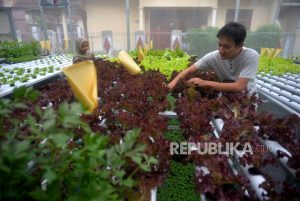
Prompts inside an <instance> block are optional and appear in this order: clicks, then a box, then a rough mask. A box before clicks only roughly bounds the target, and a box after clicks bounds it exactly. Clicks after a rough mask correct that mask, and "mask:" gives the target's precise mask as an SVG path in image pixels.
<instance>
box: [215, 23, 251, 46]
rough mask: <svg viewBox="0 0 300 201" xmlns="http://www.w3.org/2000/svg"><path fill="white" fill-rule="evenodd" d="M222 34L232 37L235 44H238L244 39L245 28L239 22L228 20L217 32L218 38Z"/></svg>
mask: <svg viewBox="0 0 300 201" xmlns="http://www.w3.org/2000/svg"><path fill="white" fill-rule="evenodd" d="M223 36H225V37H228V38H231V39H233V41H234V43H235V44H236V45H240V44H241V43H243V42H244V41H245V38H246V28H245V26H244V25H242V24H240V23H237V22H229V23H227V24H225V25H224V26H223V27H222V28H221V29H220V30H219V32H218V34H217V37H218V38H220V37H223Z"/></svg>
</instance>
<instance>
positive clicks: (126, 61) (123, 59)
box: [118, 51, 142, 75]
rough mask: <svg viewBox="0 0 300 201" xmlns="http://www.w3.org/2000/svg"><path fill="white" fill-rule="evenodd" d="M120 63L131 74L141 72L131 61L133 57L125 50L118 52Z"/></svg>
mask: <svg viewBox="0 0 300 201" xmlns="http://www.w3.org/2000/svg"><path fill="white" fill-rule="evenodd" d="M118 58H119V61H120V63H121V64H122V65H123V66H124V67H125V68H126V70H127V71H128V72H129V73H130V74H132V75H136V74H139V73H141V71H142V70H141V68H140V67H139V66H138V65H137V64H136V63H135V61H133V59H132V58H131V57H130V56H129V55H128V54H127V52H125V51H121V52H119V55H118Z"/></svg>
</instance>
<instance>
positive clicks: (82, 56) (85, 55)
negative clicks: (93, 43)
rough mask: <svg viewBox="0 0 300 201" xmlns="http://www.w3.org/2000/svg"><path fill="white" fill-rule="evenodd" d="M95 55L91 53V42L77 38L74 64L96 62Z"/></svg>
mask: <svg viewBox="0 0 300 201" xmlns="http://www.w3.org/2000/svg"><path fill="white" fill-rule="evenodd" d="M95 59H96V58H95V55H94V54H93V53H91V52H90V47H89V42H88V40H87V39H85V38H82V37H80V38H77V40H76V53H75V56H74V57H73V64H75V63H79V62H82V61H86V60H95Z"/></svg>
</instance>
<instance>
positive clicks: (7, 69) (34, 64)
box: [0, 54, 72, 97]
mask: <svg viewBox="0 0 300 201" xmlns="http://www.w3.org/2000/svg"><path fill="white" fill-rule="evenodd" d="M69 65H72V57H71V56H69V55H63V54H60V55H50V56H45V57H42V58H41V59H37V60H33V61H29V62H23V63H15V64H2V65H1V66H2V67H1V68H0V73H3V74H4V77H5V78H7V77H8V76H9V75H11V76H13V77H17V76H19V77H23V76H24V74H34V69H36V68H39V69H42V68H45V67H46V68H49V66H53V69H54V71H53V72H46V73H45V75H40V74H37V75H36V78H32V77H29V79H28V80H27V81H26V82H21V81H20V80H19V81H15V86H11V85H10V84H9V83H6V84H3V83H2V81H1V80H2V78H3V77H0V83H1V85H0V97H3V96H6V95H9V94H10V93H12V91H13V90H14V88H15V87H20V86H31V85H34V84H36V83H38V82H41V81H44V80H47V79H49V78H51V77H54V76H56V75H58V74H60V73H61V70H62V68H64V67H66V66H69ZM16 68H18V69H24V70H25V71H24V73H23V74H22V75H17V74H16V72H12V71H14V69H15V71H16ZM27 71H30V72H27ZM8 80H12V79H11V78H10V79H8Z"/></svg>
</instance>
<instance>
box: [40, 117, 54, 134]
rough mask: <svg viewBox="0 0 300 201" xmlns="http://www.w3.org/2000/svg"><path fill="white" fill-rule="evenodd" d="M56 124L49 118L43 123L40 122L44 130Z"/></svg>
mask: <svg viewBox="0 0 300 201" xmlns="http://www.w3.org/2000/svg"><path fill="white" fill-rule="evenodd" d="M55 126H56V125H55V119H49V120H46V121H45V122H44V123H43V124H42V128H43V129H44V131H47V130H49V129H51V128H54V127H55Z"/></svg>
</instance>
